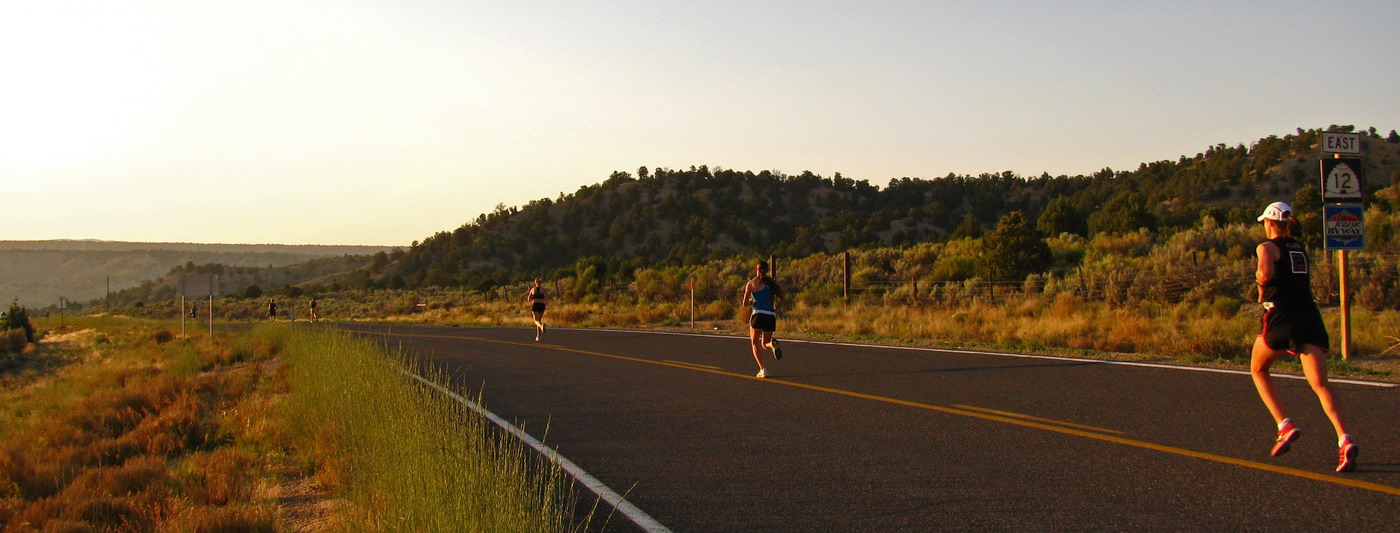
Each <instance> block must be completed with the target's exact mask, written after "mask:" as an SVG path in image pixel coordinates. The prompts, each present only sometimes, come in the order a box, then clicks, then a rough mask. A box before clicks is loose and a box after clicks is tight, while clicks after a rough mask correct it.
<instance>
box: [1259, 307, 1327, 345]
mask: <svg viewBox="0 0 1400 533" xmlns="http://www.w3.org/2000/svg"><path fill="white" fill-rule="evenodd" d="M1259 335H1260V336H1262V337H1264V344H1266V345H1268V346H1269V349H1272V350H1288V351H1290V352H1293V353H1299V352H1302V351H1303V345H1304V344H1312V345H1314V346H1317V347H1319V348H1322V351H1324V352H1325V351H1328V350H1329V349H1331V339H1330V338H1329V337H1328V336H1327V326H1325V325H1323V323H1322V313H1321V312H1320V311H1318V310H1317V306H1316V305H1314V304H1311V303H1307V304H1294V305H1275V306H1274V307H1273V308H1272V309H1268V310H1266V311H1264V318H1263V330H1262V331H1260V332H1259Z"/></svg>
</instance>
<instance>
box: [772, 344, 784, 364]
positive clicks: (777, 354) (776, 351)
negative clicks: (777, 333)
mask: <svg viewBox="0 0 1400 533" xmlns="http://www.w3.org/2000/svg"><path fill="white" fill-rule="evenodd" d="M772 346H773V358H774V359H780V360H781V359H782V358H783V347H782V346H778V339H773V342H772Z"/></svg>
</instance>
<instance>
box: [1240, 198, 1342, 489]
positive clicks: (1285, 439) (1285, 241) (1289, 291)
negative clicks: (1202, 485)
mask: <svg viewBox="0 0 1400 533" xmlns="http://www.w3.org/2000/svg"><path fill="white" fill-rule="evenodd" d="M1259 220H1260V221H1262V222H1263V223H1264V233H1265V235H1267V236H1268V238H1269V240H1267V241H1264V242H1263V243H1260V244H1259V247H1258V248H1256V249H1255V254H1256V255H1258V256H1259V264H1258V267H1257V268H1256V269H1255V271H1254V281H1255V284H1257V285H1258V286H1259V301H1260V302H1261V303H1263V305H1264V318H1263V320H1262V323H1263V327H1262V330H1261V331H1260V333H1259V336H1258V337H1255V338H1254V349H1253V352H1252V353H1251V354H1250V362H1249V372H1250V375H1251V377H1253V378H1254V388H1256V389H1258V390H1259V398H1260V399H1262V400H1264V406H1265V407H1268V408H1269V413H1270V414H1272V415H1273V417H1274V422H1277V423H1278V435H1277V437H1276V438H1275V440H1274V448H1273V450H1272V451H1271V452H1270V455H1273V456H1279V455H1283V454H1284V453H1287V452H1288V447H1289V445H1290V444H1292V443H1293V441H1295V440H1297V439H1298V436H1299V435H1300V434H1301V431H1300V430H1299V429H1298V428H1297V427H1295V426H1294V425H1293V420H1292V419H1291V418H1288V415H1287V414H1286V413H1285V412H1284V410H1283V403H1282V402H1281V401H1280V399H1279V394H1278V388H1277V387H1275V386H1274V382H1273V378H1271V377H1270V376H1269V367H1270V366H1272V365H1273V364H1274V361H1277V360H1278V359H1279V358H1280V357H1283V356H1284V355H1285V354H1296V355H1297V356H1298V361H1299V362H1300V363H1302V364H1303V375H1304V376H1306V377H1307V378H1308V385H1311V386H1312V390H1313V393H1314V394H1316V395H1317V399H1318V401H1319V402H1321V403H1322V410H1323V412H1325V413H1327V418H1328V419H1330V420H1331V421H1332V428H1333V429H1334V430H1336V432H1337V471H1338V472H1351V471H1352V470H1355V469H1356V455H1357V452H1358V449H1357V446H1356V443H1355V442H1353V441H1352V438H1351V435H1349V434H1347V432H1346V429H1345V428H1344V427H1343V424H1342V415H1341V412H1340V410H1339V408H1338V406H1337V399H1336V398H1335V397H1334V396H1333V395H1332V389H1330V388H1328V387H1327V351H1328V346H1329V344H1330V339H1329V338H1328V336H1327V328H1326V327H1325V326H1324V325H1323V323H1322V314H1321V313H1319V312H1318V310H1317V304H1316V303H1315V302H1313V294H1312V283H1311V280H1310V279H1309V272H1310V271H1309V269H1308V265H1309V263H1308V253H1307V252H1306V251H1305V250H1303V245H1302V243H1299V242H1298V241H1297V240H1294V238H1293V236H1294V235H1295V234H1296V232H1297V229H1298V219H1296V218H1293V208H1292V207H1290V206H1289V205H1288V204H1286V203H1283V202H1274V203H1272V204H1269V207H1267V208H1265V209H1264V214H1262V215H1259Z"/></svg>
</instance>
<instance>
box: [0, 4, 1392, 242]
mask: <svg viewBox="0 0 1400 533" xmlns="http://www.w3.org/2000/svg"><path fill="white" fill-rule="evenodd" d="M1397 51H1400V2H1394V1H1376V2H1357V1H1330V2H1318V1H1312V2H1296V1H1277V2H1234V1H1228V0H1226V1H1220V0H1215V1H1201V2H1195V1H1174V2H1155V1H1142V2H1124V1H1103V2H1093V1H1084V2H1081V1H1065V2H1006V1H995V0H993V1H988V2H938V1H900V2H896V1H881V0H855V1H824V0H806V1H763V0H744V1H729V0H707V1H704V2H680V1H666V0H644V1H610V0H590V1H587V2H582V1H575V2H565V1H529V0H507V1H483V0H442V1H429V0H396V1H392V2H384V1H359V0H274V1H267V0H240V1H238V2H213V1H207V0H205V1H199V0H197V1H188V0H173V1H161V0H154V1H123V0H92V1H74V0H44V1H27V0H12V1H7V2H3V3H0V220H3V222H0V240H41V239H102V240H121V241H143V242H207V243H278V244H356V245H391V246H407V245H408V244H409V243H411V242H413V241H417V240H422V239H424V238H426V237H428V236H430V235H432V234H434V233H437V232H440V231H451V230H454V229H456V228H458V227H460V226H462V225H463V224H466V223H469V222H471V221H473V220H475V219H476V217H477V216H478V215H479V214H481V213H485V212H489V211H491V210H492V209H494V208H495V206H497V205H498V204H504V205H507V206H517V205H524V204H526V203H528V202H530V201H532V200H537V199H541V198H551V199H553V198H557V197H559V195H560V194H561V193H563V194H572V193H573V192H575V191H577V190H578V188H579V187H582V186H585V185H591V184H595V183H598V182H601V181H604V180H606V179H607V178H608V176H609V175H610V174H611V173H612V172H614V171H626V172H630V173H632V174H634V175H635V174H636V171H637V168H638V167H641V166H646V167H649V168H658V167H661V168H672V169H688V168H690V167H691V166H700V165H708V166H709V167H710V168H712V169H713V168H726V169H735V170H740V171H743V170H752V171H754V172H760V171H763V170H773V171H779V172H784V173H787V174H800V173H802V172H803V171H812V172H814V173H817V174H820V175H822V176H826V177H830V176H831V175H833V174H834V173H836V172H840V173H841V174H842V175H843V176H845V177H848V178H854V179H858V180H868V181H869V182H871V183H872V184H875V185H878V186H882V187H883V186H885V185H886V184H887V183H889V181H890V180H891V179H898V178H902V177H912V178H929V179H931V178H938V177H942V176H946V175H948V174H949V173H955V174H960V175H969V174H970V175H977V174H981V173H984V172H1002V171H1008V170H1009V171H1012V172H1015V173H1017V174H1020V175H1023V176H1039V175H1040V174H1041V173H1049V174H1050V175H1077V174H1089V173H1093V172H1096V171H1098V170H1100V169H1103V168H1105V167H1110V168H1114V169H1119V170H1125V169H1126V170H1131V169H1135V168H1137V166H1138V165H1139V164H1140V163H1143V162H1151V161H1158V160H1163V159H1172V160H1174V159H1176V158H1177V157H1178V156H1181V155H1194V154H1196V153H1198V152H1203V151H1204V150H1205V149H1206V148H1207V147H1209V146H1213V145H1215V144H1219V143H1225V144H1229V145H1235V144H1240V143H1243V144H1249V143H1251V142H1252V141H1255V140H1258V139H1259V138H1262V137H1267V136H1269V135H1279V136H1282V135H1286V134H1289V133H1294V132H1295V131H1296V129H1297V128H1300V127H1301V128H1322V127H1326V126H1328V125H1331V124H1353V125H1356V126H1358V127H1360V128H1368V127H1375V128H1377V129H1378V130H1380V131H1381V132H1382V134H1385V133H1388V132H1389V131H1390V130H1391V129H1400V101H1397V96H1400V54H1397V53H1396V52H1397Z"/></svg>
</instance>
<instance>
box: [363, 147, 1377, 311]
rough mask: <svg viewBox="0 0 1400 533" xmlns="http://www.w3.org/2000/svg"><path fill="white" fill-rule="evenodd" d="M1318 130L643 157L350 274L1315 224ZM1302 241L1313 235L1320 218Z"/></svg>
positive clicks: (463, 281)
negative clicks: (917, 158)
mask: <svg viewBox="0 0 1400 533" xmlns="http://www.w3.org/2000/svg"><path fill="white" fill-rule="evenodd" d="M1354 129H1355V128H1353V127H1351V126H1333V127H1331V128H1329V130H1344V131H1351V130H1354ZM1323 131H1324V130H1321V129H1312V130H1302V129H1299V130H1298V131H1297V132H1296V133H1294V134H1288V135H1284V136H1282V137H1279V136H1269V137H1267V138H1264V139H1260V140H1259V141H1257V142H1255V143H1253V144H1252V145H1251V146H1248V147H1247V146H1243V145H1239V146H1233V147H1232V146H1226V145H1223V144H1220V145H1216V146H1212V147H1208V148H1206V149H1205V150H1204V151H1202V152H1200V153H1198V154H1196V155H1194V156H1181V157H1179V158H1177V159H1176V160H1162V161H1156V162H1151V163H1143V164H1142V165H1140V166H1139V167H1138V168H1137V169H1135V170H1129V171H1115V170H1112V169H1107V168H1106V169H1103V170H1101V171H1099V172H1096V173H1094V174H1092V175H1087V176H1085V175H1079V176H1050V175H1044V174H1043V175H1041V176H1029V177H1028V176H1019V175H1016V174H1013V173H1010V172H1005V173H1001V174H983V175H980V176H959V175H952V174H950V175H948V176H945V177H943V178H937V179H913V178H901V179H897V180H892V181H891V182H890V183H889V184H888V185H887V186H885V187H883V188H881V187H877V186H875V185H872V184H870V183H868V182H866V181H858V180H854V179H850V178H846V177H844V176H841V175H840V174H836V175H835V176H832V177H830V178H824V177H821V176H818V175H815V174H812V173H810V172H804V173H802V174H800V175H796V176H791V175H785V174H782V173H779V172H773V171H763V172H759V173H754V172H751V171H736V170H727V169H710V168H707V167H704V166H700V167H692V168H690V169H688V170H672V169H664V168H658V169H648V168H646V167H641V168H639V169H637V173H636V175H633V174H631V173H629V172H614V173H613V174H612V176H611V177H609V178H608V179H607V180H606V181H604V182H602V183H600V184H597V185H590V186H585V187H582V188H580V189H579V190H578V191H577V192H575V193H573V194H570V195H562V194H561V195H560V196H559V198H557V199H554V200H551V199H548V198H545V199H541V200H537V201H534V202H530V203H529V204H527V205H525V206H523V207H509V208H508V207H506V206H504V205H500V206H498V207H497V208H496V209H495V210H494V211H493V212H491V213H487V214H482V215H481V216H479V217H477V218H476V220H474V221H471V222H469V223H467V224H465V225H463V226H461V227H459V228H457V229H456V230H453V231H450V232H447V231H444V232H440V233H437V234H435V235H432V236H430V237H428V238H426V239H424V240H423V241H422V242H415V243H414V245H413V246H412V247H411V248H410V249H409V250H407V251H406V252H404V253H398V254H393V255H386V256H380V257H379V258H378V259H377V260H376V262H375V264H374V265H372V268H371V269H370V271H368V272H366V273H364V275H362V276H359V277H358V278H357V279H356V280H354V281H353V282H352V283H351V285H352V286H360V287H366V288H373V287H407V288H418V287H430V286H437V287H462V288H466V289H470V290H489V289H491V288H493V287H497V286H500V285H504V284H508V283H520V282H523V281H525V280H527V279H530V278H533V277H535V276H537V275H543V276H545V277H550V278H559V277H572V276H574V275H576V274H579V273H581V272H582V271H585V270H587V269H588V268H593V269H594V270H595V274H596V275H597V277H599V278H600V279H601V280H603V281H604V282H605V283H616V282H626V281H631V280H632V279H633V277H634V272H635V270H636V269H638V268H641V267H646V268H655V267H666V266H688V265H698V264H702V263H704V262H706V261H709V260H716V259H724V258H729V257H734V256H750V257H752V256H769V255H774V256H778V257H785V258H800V257H807V256H811V255H814V254H830V253H837V252H842V251H846V250H853V249H870V248H877V247H907V246H912V245H916V244H920V243H942V242H948V241H950V240H956V239H958V238H963V237H977V236H979V235H981V234H982V233H983V232H986V231H990V230H993V229H995V228H996V227H997V225H998V224H999V223H1000V221H1001V220H1002V219H1003V218H1004V217H1005V216H1007V215H1008V214H1010V213H1013V212H1019V213H1020V217H1021V218H1022V219H1023V220H1024V221H1025V222H1026V223H1027V225H1029V226H1030V228H1031V230H1032V231H1034V232H1035V233H1037V234H1039V236H1040V237H1041V238H1059V236H1060V235H1061V234H1064V233H1069V234H1073V235H1078V236H1079V237H1082V238H1086V239H1092V238H1094V237H1096V236H1098V235H1101V234H1129V233H1134V232H1146V233H1148V234H1150V235H1152V236H1154V238H1165V237H1168V236H1170V235H1172V234H1174V233H1176V232H1179V231H1181V230H1184V229H1189V228H1192V227H1195V226H1197V225H1198V224H1199V223H1200V222H1201V220H1202V219H1203V218H1210V219H1212V220H1213V221H1214V222H1215V223H1216V224H1217V225H1220V226H1224V225H1229V224H1231V223H1246V222H1248V223H1253V222H1254V217H1255V216H1257V214H1258V213H1257V211H1259V210H1260V209H1261V208H1262V206H1264V205H1266V204H1268V203H1269V202H1272V201H1276V200H1286V201H1289V202H1292V203H1293V204H1294V206H1295V208H1296V210H1297V211H1298V213H1299V214H1300V216H1301V218H1302V219H1303V222H1304V223H1305V225H1307V224H1311V226H1312V227H1313V228H1316V227H1317V226H1316V224H1317V222H1318V219H1319V218H1320V213H1321V200H1320V196H1319V194H1318V188H1317V182H1318V157H1319V151H1318V148H1317V143H1318V141H1319V139H1320V137H1321V133H1322V132H1323ZM1362 137H1363V139H1362V142H1363V154H1364V156H1363V157H1364V160H1365V170H1366V180H1367V183H1366V185H1367V187H1366V189H1367V191H1368V198H1367V201H1366V204H1367V205H1369V206H1372V207H1374V208H1376V209H1379V212H1378V215H1381V218H1383V219H1384V220H1383V222H1389V218H1388V214H1389V213H1390V212H1391V209H1392V204H1391V202H1390V200H1391V199H1392V198H1388V197H1383V196H1378V195H1377V191H1380V190H1382V189H1384V188H1386V187H1389V186H1390V185H1391V184H1392V183H1391V182H1392V181H1395V180H1397V179H1400V135H1397V134H1396V133H1395V132H1394V131H1392V132H1391V134H1390V135H1389V136H1387V137H1384V138H1383V137H1381V136H1380V135H1379V134H1377V133H1375V130H1374V128H1372V129H1371V130H1368V131H1366V132H1362ZM1378 198H1379V200H1378ZM1393 237H1394V232H1393V231H1392V230H1389V229H1381V230H1378V231H1376V232H1374V233H1373V234H1372V235H1370V236H1369V237H1368V240H1369V241H1370V242H1371V243H1373V244H1374V245H1375V246H1374V247H1372V249H1384V248H1387V247H1388V246H1390V244H1391V241H1392V240H1393ZM1310 239H1311V240H1313V241H1315V242H1313V243H1312V244H1314V245H1316V244H1317V242H1316V241H1317V239H1318V237H1317V232H1316V231H1314V232H1312V234H1311V237H1310ZM1315 247H1316V246H1315ZM993 270H995V269H993ZM1017 274H1019V272H1018V273H1017ZM984 279H986V277H985V276H984ZM994 281H1021V277H1019V276H1018V277H1011V278H1006V277H998V278H997V279H996V280H994Z"/></svg>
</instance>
